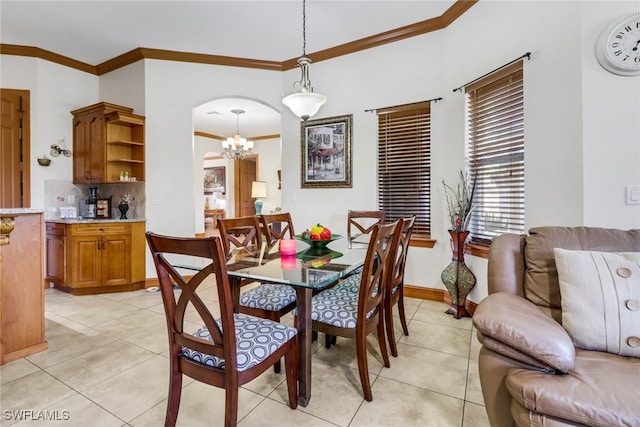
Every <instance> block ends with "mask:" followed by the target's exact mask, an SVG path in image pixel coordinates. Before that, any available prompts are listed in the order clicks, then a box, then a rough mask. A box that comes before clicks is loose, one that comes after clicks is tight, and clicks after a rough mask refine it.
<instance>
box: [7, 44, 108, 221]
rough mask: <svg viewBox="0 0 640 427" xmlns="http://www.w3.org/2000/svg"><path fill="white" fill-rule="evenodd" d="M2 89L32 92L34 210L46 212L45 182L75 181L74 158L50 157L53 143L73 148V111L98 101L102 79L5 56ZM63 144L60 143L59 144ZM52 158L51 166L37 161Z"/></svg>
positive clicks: (32, 191) (56, 66)
mask: <svg viewBox="0 0 640 427" xmlns="http://www.w3.org/2000/svg"><path fill="white" fill-rule="evenodd" d="M1 58H2V62H1V63H0V76H1V77H0V86H2V87H3V88H8V89H24V90H29V91H30V99H31V158H30V159H29V162H31V207H32V208H37V209H44V208H45V204H44V200H45V195H44V181H45V180H66V181H71V179H72V174H73V163H72V158H71V157H64V156H60V157H56V158H53V157H51V155H50V153H49V152H50V151H51V148H50V147H51V144H59V143H58V140H60V139H64V141H65V142H64V145H65V146H66V148H67V149H70V150H72V149H73V126H72V120H73V116H72V115H71V111H72V110H75V109H77V108H81V107H85V106H87V105H91V104H92V103H95V102H98V76H95V75H91V74H87V73H85V72H82V71H78V70H75V69H72V68H68V67H64V66H62V65H58V64H55V63H53V62H49V61H44V60H41V59H35V58H28V57H22V56H11V55H1ZM59 145H60V144H59ZM45 154H46V156H47V157H49V158H51V159H53V160H52V161H51V165H50V166H48V167H42V166H39V165H38V163H37V160H36V159H37V158H38V157H42V156H43V155H45Z"/></svg>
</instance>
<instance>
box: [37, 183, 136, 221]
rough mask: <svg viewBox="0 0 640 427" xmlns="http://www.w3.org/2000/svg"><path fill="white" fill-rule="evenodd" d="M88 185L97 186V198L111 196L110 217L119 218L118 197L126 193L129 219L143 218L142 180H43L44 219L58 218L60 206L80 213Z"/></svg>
mask: <svg viewBox="0 0 640 427" xmlns="http://www.w3.org/2000/svg"><path fill="white" fill-rule="evenodd" d="M89 187H98V198H100V199H108V198H109V197H111V218H113V219H117V218H120V211H119V210H118V204H119V203H120V199H122V198H123V197H126V196H127V195H128V199H129V211H128V212H127V218H129V219H145V208H144V206H145V194H144V183H143V182H128V183H126V184H125V183H122V184H121V183H113V184H96V185H87V184H74V183H72V182H70V181H59V180H45V182H44V194H45V197H44V206H45V210H44V211H45V219H58V218H60V208H61V207H67V206H75V207H76V208H77V211H78V215H80V204H81V203H84V202H85V197H86V196H87V195H88V194H89Z"/></svg>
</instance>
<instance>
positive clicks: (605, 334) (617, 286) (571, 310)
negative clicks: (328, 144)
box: [553, 248, 640, 357]
mask: <svg viewBox="0 0 640 427" xmlns="http://www.w3.org/2000/svg"><path fill="white" fill-rule="evenodd" d="M553 251H554V256H555V261H556V268H557V269H558V279H559V282H560V295H561V297H562V304H561V305H562V326H563V327H564V328H565V329H566V331H567V332H568V333H569V335H570V336H571V339H572V340H573V342H574V344H575V346H576V347H578V348H582V349H587V350H597V351H606V352H608V353H613V354H619V355H621V356H632V357H640V252H596V251H572V250H566V249H559V248H554V250H553Z"/></svg>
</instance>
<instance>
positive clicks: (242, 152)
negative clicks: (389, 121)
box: [222, 110, 253, 160]
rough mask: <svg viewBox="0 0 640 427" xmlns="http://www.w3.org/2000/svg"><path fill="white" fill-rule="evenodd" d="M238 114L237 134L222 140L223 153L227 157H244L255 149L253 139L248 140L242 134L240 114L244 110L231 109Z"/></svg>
mask: <svg viewBox="0 0 640 427" xmlns="http://www.w3.org/2000/svg"><path fill="white" fill-rule="evenodd" d="M231 112H232V113H233V114H235V115H236V134H235V135H234V136H233V138H232V137H229V138H227V139H226V141H222V154H224V156H225V157H226V158H227V159H231V160H235V159H243V158H245V157H247V154H249V153H251V150H253V141H247V139H246V138H242V137H241V136H240V114H244V113H245V111H244V110H231Z"/></svg>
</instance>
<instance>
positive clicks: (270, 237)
mask: <svg viewBox="0 0 640 427" xmlns="http://www.w3.org/2000/svg"><path fill="white" fill-rule="evenodd" d="M260 222H261V223H262V232H263V234H264V236H265V238H266V239H267V245H269V246H270V247H271V246H273V245H275V243H276V242H277V241H278V240H282V239H285V238H288V239H293V237H294V236H295V235H296V232H295V231H294V228H293V221H292V220H291V214H289V213H288V212H285V213H278V214H271V215H262V216H261V217H260ZM274 224H279V225H280V227H279V228H280V231H278V230H277V229H276V227H274Z"/></svg>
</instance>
